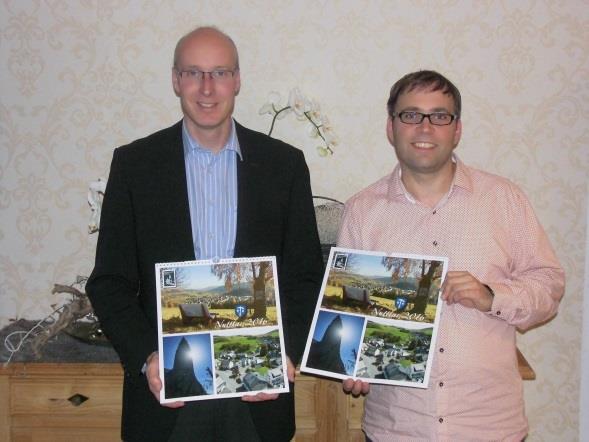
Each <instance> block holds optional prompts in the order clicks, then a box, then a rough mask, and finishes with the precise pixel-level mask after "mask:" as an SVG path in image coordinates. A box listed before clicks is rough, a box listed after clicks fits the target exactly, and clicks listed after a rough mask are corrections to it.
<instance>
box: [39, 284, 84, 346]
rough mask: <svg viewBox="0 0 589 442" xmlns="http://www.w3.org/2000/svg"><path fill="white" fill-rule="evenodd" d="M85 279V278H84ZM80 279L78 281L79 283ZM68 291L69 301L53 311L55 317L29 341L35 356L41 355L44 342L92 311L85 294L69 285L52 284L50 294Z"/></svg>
mask: <svg viewBox="0 0 589 442" xmlns="http://www.w3.org/2000/svg"><path fill="white" fill-rule="evenodd" d="M84 280H85V278H84ZM80 282H81V281H78V283H80ZM56 293H69V294H70V295H72V299H71V301H70V302H68V303H66V304H64V305H62V306H61V307H60V308H59V309H57V310H56V311H55V313H56V314H57V319H55V321H54V322H52V323H50V324H49V325H47V326H46V327H45V328H44V329H43V331H41V332H40V333H38V334H37V335H35V336H34V337H33V338H32V339H31V341H30V345H31V349H32V350H33V352H34V354H35V356H36V357H40V356H41V349H42V348H43V346H44V345H45V343H46V342H47V341H48V340H49V339H51V338H52V337H54V336H56V335H57V334H58V333H59V332H61V331H63V330H65V329H66V328H68V327H70V326H71V325H73V323H74V322H75V321H77V320H78V319H81V318H83V317H84V316H86V315H88V314H89V313H92V305H91V304H90V300H89V299H88V297H87V296H86V294H85V293H84V292H82V291H80V290H78V289H77V288H75V287H73V286H70V285H63V284H54V286H53V290H51V294H56Z"/></svg>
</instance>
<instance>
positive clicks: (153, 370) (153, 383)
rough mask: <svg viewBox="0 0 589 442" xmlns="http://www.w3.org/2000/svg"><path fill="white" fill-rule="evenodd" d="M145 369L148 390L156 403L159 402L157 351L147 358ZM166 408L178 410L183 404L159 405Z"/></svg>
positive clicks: (160, 384) (160, 385)
mask: <svg viewBox="0 0 589 442" xmlns="http://www.w3.org/2000/svg"><path fill="white" fill-rule="evenodd" d="M146 362H147V368H146V370H145V376H146V377H147V383H148V385H149V390H150V391H151V392H152V393H153V395H154V396H155V398H156V399H157V401H158V402H159V400H160V391H161V389H162V381H161V380H160V365H159V357H158V353H157V351H154V352H153V353H152V354H150V355H149V356H148V357H147V361H146ZM161 405H162V406H164V407H168V408H180V407H183V406H184V402H182V401H177V402H170V403H168V404H161Z"/></svg>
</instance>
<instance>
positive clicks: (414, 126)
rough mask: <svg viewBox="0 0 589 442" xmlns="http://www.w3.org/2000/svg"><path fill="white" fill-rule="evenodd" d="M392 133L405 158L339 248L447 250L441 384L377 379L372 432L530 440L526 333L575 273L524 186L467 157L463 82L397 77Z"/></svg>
mask: <svg viewBox="0 0 589 442" xmlns="http://www.w3.org/2000/svg"><path fill="white" fill-rule="evenodd" d="M387 107H388V113H389V117H388V122H387V136H388V139H389V141H390V143H391V144H392V145H393V146H394V148H395V153H396V155H397V159H398V160H399V164H398V165H397V166H396V168H395V169H394V170H393V172H392V173H391V174H390V175H388V176H385V177H384V178H381V179H380V180H379V181H377V182H376V183H374V184H372V185H370V186H369V187H367V188H366V189H364V190H362V191H361V192H359V193H358V194H356V195H354V196H353V197H352V198H350V200H348V202H347V203H346V208H345V212H344V217H343V221H342V225H341V228H340V234H339V239H338V246H340V247H349V248H355V249H363V250H376V251H384V252H403V253H414V254H420V255H437V256H447V257H448V258H449V271H448V274H447V276H446V280H445V282H444V285H443V290H442V299H443V300H444V305H443V308H442V313H441V320H440V329H439V333H438V341H437V346H436V349H435V356H434V359H433V365H432V371H431V375H430V381H429V387H428V388H427V389H417V388H408V387H395V386H388V385H376V384H375V385H372V386H370V385H369V384H367V383H365V382H362V381H359V380H357V381H354V380H352V379H347V380H346V381H344V383H343V388H344V390H345V391H346V392H351V393H352V394H354V395H358V394H368V393H369V394H368V396H367V398H366V406H365V414H364V422H363V428H364V431H365V433H366V435H367V440H369V441H370V440H372V441H375V442H376V441H392V440H394V441H405V440H407V441H409V440H411V441H418V440H420V441H421V440H423V441H434V440H440V441H457V440H469V441H472V440H485V441H488V440H506V441H512V440H513V441H519V440H522V439H523V438H524V437H525V436H526V434H527V432H528V425H527V419H526V416H525V413H524V401H523V387H522V380H521V377H520V375H519V372H518V368H517V358H516V348H515V332H516V329H520V330H525V329H528V328H530V327H533V326H534V325H537V324H540V323H542V322H544V321H546V320H548V319H550V318H551V317H553V316H554V315H555V314H556V311H557V309H558V304H559V301H560V299H561V297H562V295H563V293H564V272H563V270H562V268H561V266H560V264H559V262H558V260H557V258H556V256H555V254H554V251H553V249H552V247H551V245H550V243H549V241H548V238H547V237H546V234H545V232H544V230H543V229H542V227H541V226H540V224H539V222H538V219H537V218H536V216H535V214H534V211H533V209H532V207H531V205H530V203H529V202H528V200H527V198H526V197H525V195H524V194H523V193H522V191H521V190H520V189H519V188H518V187H517V186H516V185H515V184H513V183H512V182H510V181H509V180H507V179H505V178H501V177H498V176H496V175H492V174H489V173H486V172H483V171H480V170H477V169H473V168H470V167H468V166H466V165H465V164H464V163H462V161H460V159H458V157H457V156H456V155H455V154H454V149H455V148H456V146H457V145H458V142H459V141H460V136H461V132H462V122H461V120H460V111H461V99H460V92H459V91H458V89H457V88H456V87H455V86H454V85H453V84H452V83H451V82H450V81H449V80H448V79H446V78H445V77H443V76H442V75H440V74H439V73H437V72H433V71H418V72H414V73H410V74H408V75H406V76H404V77H403V78H401V79H400V80H399V81H397V83H395V84H394V85H393V87H392V89H391V93H390V97H389V100H388V103H387Z"/></svg>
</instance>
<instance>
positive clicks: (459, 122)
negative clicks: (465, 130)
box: [454, 120, 462, 147]
mask: <svg viewBox="0 0 589 442" xmlns="http://www.w3.org/2000/svg"><path fill="white" fill-rule="evenodd" d="M461 136H462V120H457V121H456V129H455V130H454V147H456V146H458V143H459V142H460V137H461Z"/></svg>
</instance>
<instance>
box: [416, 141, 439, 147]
mask: <svg viewBox="0 0 589 442" xmlns="http://www.w3.org/2000/svg"><path fill="white" fill-rule="evenodd" d="M411 144H412V145H413V146H415V147H417V148H419V149H433V148H434V147H435V144H433V143H427V142H425V141H416V142H414V143H411Z"/></svg>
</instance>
